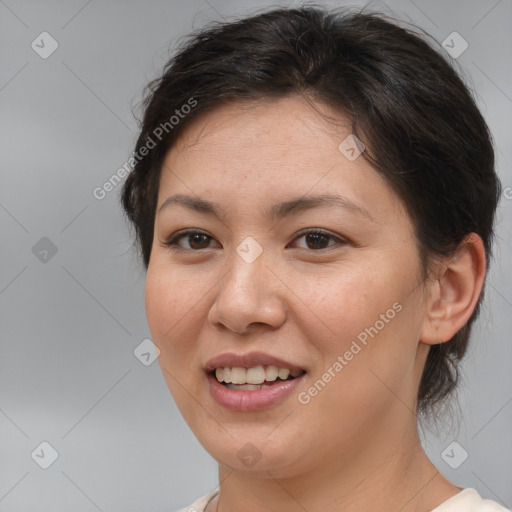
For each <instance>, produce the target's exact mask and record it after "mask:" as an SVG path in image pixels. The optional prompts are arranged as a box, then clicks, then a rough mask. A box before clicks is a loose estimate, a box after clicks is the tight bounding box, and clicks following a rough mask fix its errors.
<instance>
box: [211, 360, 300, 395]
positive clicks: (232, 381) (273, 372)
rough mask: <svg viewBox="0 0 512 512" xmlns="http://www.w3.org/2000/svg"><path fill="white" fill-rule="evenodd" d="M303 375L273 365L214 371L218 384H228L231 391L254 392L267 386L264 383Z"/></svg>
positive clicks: (298, 371) (297, 371) (227, 368)
mask: <svg viewBox="0 0 512 512" xmlns="http://www.w3.org/2000/svg"><path fill="white" fill-rule="evenodd" d="M302 373H304V372H303V371H302V370H294V371H293V372H292V371H290V370H289V369H288V368H278V367H277V366H274V365H269V366H267V367H266V368H265V367H264V366H261V365H260V366H254V367H252V368H247V369H246V368H239V367H231V368H230V367H227V366H226V367H224V368H222V367H219V368H217V369H216V370H215V377H216V378H217V380H218V381H219V382H224V383H225V384H228V386H227V387H229V388H231V389H244V390H254V389H260V388H262V387H267V386H268V385H266V384H264V382H273V381H275V380H277V378H278V377H279V378H280V379H281V380H286V379H287V378H288V377H289V376H291V377H298V376H299V375H302Z"/></svg>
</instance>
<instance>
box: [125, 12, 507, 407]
mask: <svg viewBox="0 0 512 512" xmlns="http://www.w3.org/2000/svg"><path fill="white" fill-rule="evenodd" d="M292 94H298V95H301V96H302V97H304V98H306V99H307V100H308V101H312V102H319V103H322V104H325V105H328V106H330V107H332V109H333V110H334V111H335V112H339V113H340V116H343V117H344V118H346V119H348V120H349V122H350V123H351V126H352V133H353V134H355V135H356V136H357V137H358V138H359V139H360V140H361V141H362V142H363V143H364V145H365V147H366V150H365V151H364V152H363V156H364V158H366V159H367V160H368V161H369V162H370V163H371V165H372V166H373V168H374V169H375V170H376V171H377V172H378V173H380V174H381V175H382V176H383V177H384V179H385V180H386V181H387V183H388V184H389V185H390V186H391V187H392V189H393V191H394V192H395V193H396V194H397V195H398V197H399V198H400V200H401V201H402V203H403V205H404V207H405V208H406V210H407V212H408V214H409V215H410V217H411V220H412V223H413V225H414V229H415V234H416V239H417V244H418V249H419V254H420V255H421V264H422V269H423V276H424V277H425V278H426V277H427V276H428V273H429V263H430V262H432V261H434V260H435V259H436V258H438V257H447V256H450V255H452V254H453V252H454V250H455V249H456V248H457V247H458V245H459V244H460V243H461V242H462V240H463V239H464V237H465V236H466V235H468V234H469V233H472V232H474V233H477V234H478V235H479V236H480V237H481V238H482V240H483V244H484V247H485V252H486V260H487V264H489V258H490V255H491V244H492V239H493V225H494V217H495V211H496V208H497V204H498V199H499V196H500V191H501V185H500V181H499V179H498V177H497V175H496V172H495V168H494V166H495V162H494V149H493V144H492V136H491V134H490V132H489V129H488V127H487V125H486V123H485V121H484V119H483V117H482V115H481V113H480V111H479V109H478V108H477V106H476V104H475V101H474V99H473V97H472V95H471V93H470V91H469V89H468V87H467V86H466V85H465V84H464V82H463V80H462V78H461V77H460V76H459V74H458V73H457V72H456V70H455V69H454V68H453V66H452V65H451V64H450V63H449V62H448V60H447V58H445V57H444V56H443V55H441V54H440V53H439V52H438V51H436V50H435V49H434V48H433V46H431V45H430V44H429V43H428V42H427V40H426V39H424V38H423V37H420V36H419V35H418V34H417V33H415V32H414V31H412V30H411V29H408V28H404V27H402V26H400V25H399V24H398V23H397V22H396V21H395V20H392V19H391V18H389V17H387V16H386V15H384V14H383V13H375V12H373V13H371V12H370V13H369V12H363V11H356V12H354V11H350V10H344V11H327V10H324V9H323V8H320V7H318V6H304V7H301V8H292V9H286V8H277V9H272V10H269V11H266V12H263V13H259V14H257V15H253V16H251V17H246V18H243V19H239V20H236V21H231V22H213V23H211V24H210V25H209V26H206V27H204V28H202V29H200V30H198V31H196V32H195V33H192V34H191V35H189V36H188V38H185V41H184V42H183V43H182V44H181V46H180V47H179V49H178V51H177V52H176V54H175V55H174V56H173V57H172V58H171V59H170V60H169V62H168V63H167V64H166V66H165V67H164V69H163V72H162V74H161V76H160V77H159V78H157V79H156V80H153V81H152V82H150V83H149V84H148V86H147V89H146V95H145V97H144V100H143V102H142V105H143V119H142V123H141V130H140V134H139V137H138V140H137V142H136V146H135V155H139V154H140V150H141V149H142V148H143V147H144V146H145V145H147V144H148V141H149V140H154V139H155V133H157V134H158V135H159V137H158V139H159V141H158V144H157V145H156V147H155V148H154V149H152V150H151V151H149V152H148V154H147V155H146V156H144V157H143V158H137V159H136V160H134V161H135V163H134V165H133V170H132V171H131V172H130V174H129V176H128V178H127V180H126V182H125V184H124V186H123V190H122V205H123V208H124V211H125V213H126V215H127V217H128V219H129V220H130V221H131V223H132V224H133V227H134V228H135V234H136V242H137V245H138V248H139V252H140V256H141V258H142V261H143V263H144V266H145V267H146V268H147V266H148V264H149V259H150V253H151V247H152V243H153V231H154V222H155V212H156V205H157V199H158V186H159V178H160V171H161V168H162V162H163V159H164V157H165V156H166V154H167V152H168V151H169V149H170V148H171V147H172V145H173V143H174V141H175V140H176V139H177V137H178V135H179V134H180V133H181V132H182V131H183V129H184V128H185V127H186V126H188V125H189V124H190V123H191V122H192V121H194V120H195V119H197V118H198V117H199V116H200V115H201V114H203V113H205V112H207V111H211V110H213V109H215V108H217V107H219V106H221V105H223V104H226V103H228V102H233V101H243V100H256V101H257V100H263V99H267V98H276V99H278V98H282V97H285V96H288V95H292ZM184 105H189V106H190V105H194V106H193V108H187V109H185V108H184V107H183V106H184ZM185 112H188V113H186V115H185V114H184V113H185ZM178 113H182V114H183V115H181V116H180V119H179V122H177V123H174V124H173V123H170V122H169V119H170V116H172V115H174V114H178ZM161 127H165V128H166V129H165V130H162V129H161ZM159 128H160V129H159ZM158 129H159V131H158ZM155 130H157V131H156V132H155ZM164 132H165V133H164ZM482 298H483V292H482V294H481V296H480V298H479V301H478V303H477V306H476V308H475V310H474V311H473V313H472V315H471V317H470V318H469V320H468V322H467V323H466V325H465V326H464V327H463V328H462V329H460V330H459V331H458V332H457V333H456V334H455V335H454V336H453V337H452V338H451V339H450V340H448V341H445V342H443V343H439V344H436V345H433V346H432V347H431V348H430V351H429V354H428V356H427V361H426V364H425V368H424V370H423V374H422V378H421V382H420V385H419V389H418V395H417V398H418V411H422V412H425V411H426V410H427V409H429V410H433V408H434V405H436V404H438V403H439V402H441V401H444V399H445V398H447V397H448V396H449V395H450V394H451V393H452V391H453V390H454V389H455V387H456V385H457V383H458V380H459V371H458V363H459V361H460V360H461V358H462V356H463V355H464V353H465V352H466V348H467V344H468V338H469V334H470V330H471V326H472V324H473V322H474V320H475V319H476V317H477V315H478V313H479V310H480V305H481V300H482Z"/></svg>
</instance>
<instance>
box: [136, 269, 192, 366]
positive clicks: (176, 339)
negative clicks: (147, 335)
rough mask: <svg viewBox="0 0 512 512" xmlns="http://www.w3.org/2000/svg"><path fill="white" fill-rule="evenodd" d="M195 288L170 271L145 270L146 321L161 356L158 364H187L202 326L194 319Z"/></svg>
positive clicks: (189, 281) (188, 281)
mask: <svg viewBox="0 0 512 512" xmlns="http://www.w3.org/2000/svg"><path fill="white" fill-rule="evenodd" d="M197 286H199V285H197V284H195V285H194V280H184V279H183V278H182V277H181V276H180V274H179V273H178V272H173V271H172V270H171V269H168V268H165V267H164V268H163V267H162V266H159V265H157V264H154V265H151V264H150V266H149V267H148V271H147V274H146V283H145V303H146V317H147V320H148V325H149V329H150V331H151V335H152V337H153V342H154V343H155V344H156V345H157V347H158V348H159V349H160V352H161V356H160V360H161V361H162V360H164V361H166V364H170V365H172V366H173V367H179V366H180V365H181V364H182V363H183V362H187V359H188V354H190V353H192V352H193V349H194V339H196V338H197V332H198V331H199V328H200V325H201V323H200V322H199V321H198V318H197V314H198V312H199V309H200V303H197V302H198V300H197V297H198V296H200V291H199V290H197V289H196V288H197ZM196 331H197V332H196ZM171 356H172V357H171ZM188 362H190V361H188Z"/></svg>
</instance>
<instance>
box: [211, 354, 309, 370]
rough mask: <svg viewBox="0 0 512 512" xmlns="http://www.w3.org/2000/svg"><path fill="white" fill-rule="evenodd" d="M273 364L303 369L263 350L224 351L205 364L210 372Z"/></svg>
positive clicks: (279, 366)
mask: <svg viewBox="0 0 512 512" xmlns="http://www.w3.org/2000/svg"><path fill="white" fill-rule="evenodd" d="M260 365H261V366H269V365H274V366H277V367H278V368H288V369H289V370H291V371H298V370H304V369H303V368H301V367H300V366H297V365H295V364H292V363H290V362H288V361H285V360H284V359H281V358H279V357H275V356H273V355H270V354H265V353H264V352H249V353H247V354H236V353H234V352H226V353H224V354H220V355H218V356H215V357H213V358H212V359H210V360H209V361H208V362H207V363H206V365H205V371H206V372H212V371H213V370H215V369H216V368H219V367H220V368H226V367H229V368H233V367H236V368H252V367H254V366H260Z"/></svg>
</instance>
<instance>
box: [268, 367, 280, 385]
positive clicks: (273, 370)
mask: <svg viewBox="0 0 512 512" xmlns="http://www.w3.org/2000/svg"><path fill="white" fill-rule="evenodd" d="M265 373H266V379H265V380H268V381H270V382H272V381H274V380H276V379H277V377H279V368H278V367H277V366H273V365H270V366H267V371H266V372H265Z"/></svg>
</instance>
